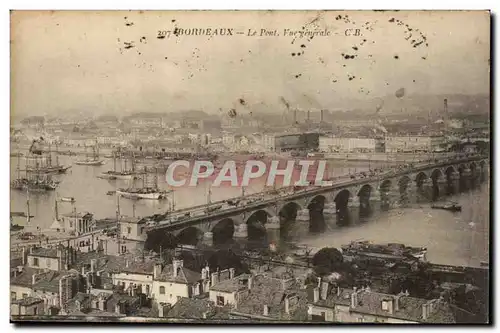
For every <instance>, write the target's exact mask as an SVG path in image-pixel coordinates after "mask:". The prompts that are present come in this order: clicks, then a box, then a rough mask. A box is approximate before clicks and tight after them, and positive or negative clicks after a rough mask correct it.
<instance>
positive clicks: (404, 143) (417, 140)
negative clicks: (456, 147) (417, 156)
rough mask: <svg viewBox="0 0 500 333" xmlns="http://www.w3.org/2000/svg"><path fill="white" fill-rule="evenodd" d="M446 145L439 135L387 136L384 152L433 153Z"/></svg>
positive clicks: (443, 138)
mask: <svg viewBox="0 0 500 333" xmlns="http://www.w3.org/2000/svg"><path fill="white" fill-rule="evenodd" d="M445 145H446V140H445V137H444V136H441V135H405V136H397V135H394V136H393V135H388V136H386V138H385V152H386V153H399V152H408V153H409V152H435V151H440V150H442V149H443V148H444V146H445Z"/></svg>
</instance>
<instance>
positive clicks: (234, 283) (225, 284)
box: [210, 274, 251, 293]
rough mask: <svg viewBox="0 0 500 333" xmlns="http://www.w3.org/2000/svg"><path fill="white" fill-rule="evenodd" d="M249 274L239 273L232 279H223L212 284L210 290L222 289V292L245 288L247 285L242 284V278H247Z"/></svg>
mask: <svg viewBox="0 0 500 333" xmlns="http://www.w3.org/2000/svg"><path fill="white" fill-rule="evenodd" d="M250 276H251V275H250V274H241V275H238V276H236V277H235V278H234V279H228V280H224V281H220V282H218V283H216V284H214V285H213V286H211V287H210V290H216V291H222V292H227V293H231V292H236V291H239V290H243V289H246V288H247V286H245V285H243V283H242V282H243V281H244V280H248V278H249V277H250Z"/></svg>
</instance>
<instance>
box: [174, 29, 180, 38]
mask: <svg viewBox="0 0 500 333" xmlns="http://www.w3.org/2000/svg"><path fill="white" fill-rule="evenodd" d="M174 35H176V36H179V29H178V28H174Z"/></svg>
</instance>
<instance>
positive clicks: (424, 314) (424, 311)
mask: <svg viewBox="0 0 500 333" xmlns="http://www.w3.org/2000/svg"><path fill="white" fill-rule="evenodd" d="M428 311H429V310H428V305H427V303H424V304H422V319H423V320H427V317H428V316H429V312H428Z"/></svg>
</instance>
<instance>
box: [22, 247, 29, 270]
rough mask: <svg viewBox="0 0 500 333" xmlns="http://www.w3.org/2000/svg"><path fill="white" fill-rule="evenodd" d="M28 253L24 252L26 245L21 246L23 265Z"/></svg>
mask: <svg viewBox="0 0 500 333" xmlns="http://www.w3.org/2000/svg"><path fill="white" fill-rule="evenodd" d="M27 255H28V253H26V247H24V246H23V254H22V256H23V257H22V260H23V261H22V263H23V266H24V265H26V256H27Z"/></svg>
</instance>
